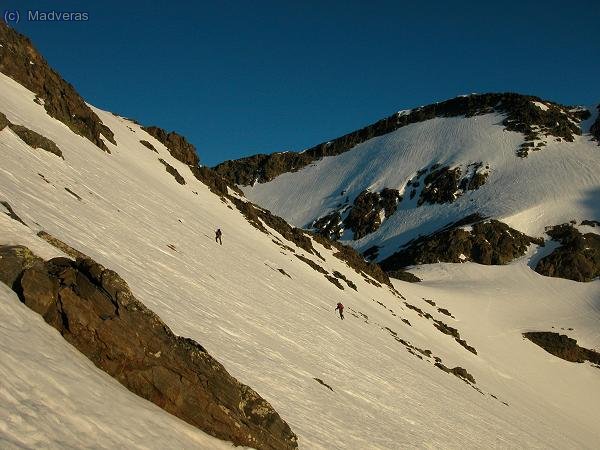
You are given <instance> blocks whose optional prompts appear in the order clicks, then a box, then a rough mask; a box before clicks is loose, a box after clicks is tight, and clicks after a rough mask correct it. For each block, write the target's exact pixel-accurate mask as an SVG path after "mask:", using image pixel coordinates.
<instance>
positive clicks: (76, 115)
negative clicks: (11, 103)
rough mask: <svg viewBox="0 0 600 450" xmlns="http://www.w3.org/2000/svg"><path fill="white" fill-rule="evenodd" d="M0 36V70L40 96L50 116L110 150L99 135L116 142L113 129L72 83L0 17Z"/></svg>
mask: <svg viewBox="0 0 600 450" xmlns="http://www.w3.org/2000/svg"><path fill="white" fill-rule="evenodd" d="M0 40H1V41H2V43H3V44H2V45H3V49H2V57H1V58H0V72H2V73H4V74H6V75H8V76H9V77H11V78H12V79H13V80H15V81H17V82H18V83H20V84H21V85H23V86H25V87H26V88H27V89H29V90H30V91H32V92H34V93H36V94H37V95H38V96H39V97H40V101H39V102H38V103H39V104H41V105H43V106H44V108H45V109H46V111H47V112H48V114H49V115H50V116H52V117H54V118H55V119H57V120H60V121H61V122H63V123H64V124H65V125H67V126H68V127H69V128H70V129H71V130H72V131H73V132H75V133H77V134H78V135H80V136H83V137H85V138H87V139H89V140H90V141H92V142H93V143H94V144H96V145H97V146H98V147H100V148H101V149H102V150H104V151H106V152H109V153H110V151H109V150H108V147H107V146H106V144H105V143H104V142H103V141H102V137H104V138H105V139H107V140H109V141H110V142H112V143H113V144H116V142H115V139H114V135H113V132H112V131H111V130H110V129H109V128H108V127H107V126H106V125H104V124H103V123H102V121H101V120H100V119H99V118H98V116H97V115H96V114H95V113H94V112H93V111H92V110H91V109H90V107H89V106H88V105H87V104H86V103H85V102H84V101H83V99H82V98H81V97H80V96H79V94H78V93H77V92H76V91H75V89H74V88H73V86H71V84H69V83H67V82H66V81H65V80H63V79H62V77H61V76H60V75H59V74H58V73H56V72H55V71H54V70H53V69H52V68H50V66H49V65H48V63H47V62H46V60H45V59H44V58H43V57H42V56H41V55H40V54H39V53H38V51H37V50H36V49H35V47H34V46H33V44H32V43H31V41H30V40H29V39H28V38H26V37H25V36H23V35H22V34H19V33H17V32H16V31H15V30H13V29H12V28H10V27H9V26H8V25H6V24H5V23H4V22H3V21H0ZM31 62H33V64H31Z"/></svg>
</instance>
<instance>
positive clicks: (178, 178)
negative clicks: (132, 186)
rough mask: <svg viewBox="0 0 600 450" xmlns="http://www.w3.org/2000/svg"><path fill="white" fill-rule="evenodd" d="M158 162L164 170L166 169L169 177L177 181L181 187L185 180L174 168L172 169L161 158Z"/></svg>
mask: <svg viewBox="0 0 600 450" xmlns="http://www.w3.org/2000/svg"><path fill="white" fill-rule="evenodd" d="M158 160H159V161H160V163H161V164H162V165H163V166H165V169H167V172H168V173H169V174H170V175H172V176H173V178H175V181H177V182H178V183H179V184H181V185H183V184H185V179H184V178H183V177H182V176H181V174H180V173H179V172H178V171H177V169H176V168H175V167H173V166H172V165H171V164H169V163H168V162H166V161H165V160H164V159H162V158H158Z"/></svg>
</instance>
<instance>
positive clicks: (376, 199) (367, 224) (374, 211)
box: [344, 188, 402, 239]
mask: <svg viewBox="0 0 600 450" xmlns="http://www.w3.org/2000/svg"><path fill="white" fill-rule="evenodd" d="M400 201H402V196H401V195H400V192H399V191H398V190H397V189H389V188H386V189H383V190H382V191H381V193H379V192H368V191H363V192H361V193H360V194H359V195H358V197H356V199H354V205H353V206H352V208H351V209H350V212H349V214H348V216H346V219H345V220H344V225H345V226H346V227H347V228H349V229H351V230H352V231H353V232H354V239H360V238H362V237H364V236H366V235H367V234H370V233H373V232H374V231H377V230H378V229H379V227H380V226H381V223H382V220H383V219H382V213H383V218H387V217H389V216H391V215H392V214H393V213H394V212H395V211H396V208H397V205H398V202H400Z"/></svg>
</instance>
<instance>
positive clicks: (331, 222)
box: [310, 211, 344, 240]
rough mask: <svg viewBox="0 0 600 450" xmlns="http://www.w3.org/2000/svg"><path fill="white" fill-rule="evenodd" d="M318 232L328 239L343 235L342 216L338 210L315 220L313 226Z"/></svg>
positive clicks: (335, 238)
mask: <svg viewBox="0 0 600 450" xmlns="http://www.w3.org/2000/svg"><path fill="white" fill-rule="evenodd" d="M310 228H312V229H313V230H315V232H316V233H319V234H320V235H321V236H324V237H326V238H327V239H331V240H337V239H339V238H341V237H342V234H343V232H344V227H343V221H342V216H341V214H340V213H339V212H338V211H334V212H332V213H331V214H327V215H326V216H323V217H321V218H320V219H317V220H315V221H314V222H313V223H312V225H311V227H310Z"/></svg>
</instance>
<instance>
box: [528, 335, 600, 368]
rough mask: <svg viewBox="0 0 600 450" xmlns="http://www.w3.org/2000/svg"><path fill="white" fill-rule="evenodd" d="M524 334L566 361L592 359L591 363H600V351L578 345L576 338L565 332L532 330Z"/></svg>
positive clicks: (579, 361)
mask: <svg viewBox="0 0 600 450" xmlns="http://www.w3.org/2000/svg"><path fill="white" fill-rule="evenodd" d="M523 336H525V337H526V338H527V339H529V340H530V341H531V342H533V343H534V344H536V345H539V346H540V347H542V348H543V349H544V350H546V351H547V352H548V353H550V354H552V355H554V356H557V357H559V358H561V359H564V360H565V361H570V362H577V363H582V362H585V361H590V362H591V363H594V364H598V365H600V353H598V352H596V351H594V350H589V349H587V348H583V347H580V346H579V345H577V341H576V340H575V339H571V338H570V337H568V336H567V335H565V334H558V333H553V332H550V331H531V332H528V333H523Z"/></svg>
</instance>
